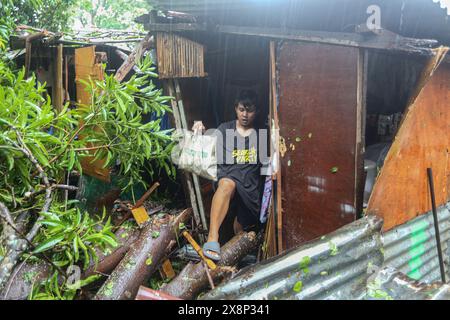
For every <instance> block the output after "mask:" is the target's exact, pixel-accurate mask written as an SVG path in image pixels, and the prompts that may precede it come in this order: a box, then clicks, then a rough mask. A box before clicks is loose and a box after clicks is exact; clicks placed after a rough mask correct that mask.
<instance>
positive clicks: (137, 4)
mask: <svg viewBox="0 0 450 320" xmlns="http://www.w3.org/2000/svg"><path fill="white" fill-rule="evenodd" d="M150 9H151V7H150V5H149V4H148V1H147V0H134V1H128V0H78V6H77V11H76V16H77V19H79V20H80V22H81V23H82V24H83V25H85V26H92V27H97V28H105V29H129V28H131V27H133V28H134V29H137V28H138V27H141V26H139V25H137V24H135V23H134V22H133V20H134V18H136V17H138V16H140V15H142V14H145V13H148V11H149V10H150Z"/></svg>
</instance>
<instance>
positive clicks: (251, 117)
mask: <svg viewBox="0 0 450 320" xmlns="http://www.w3.org/2000/svg"><path fill="white" fill-rule="evenodd" d="M236 117H237V119H238V121H239V124H240V125H241V126H242V127H252V126H253V122H254V121H255V118H256V108H255V107H254V106H250V107H247V108H246V107H244V106H243V105H242V104H241V103H240V104H239V105H238V106H237V107H236Z"/></svg>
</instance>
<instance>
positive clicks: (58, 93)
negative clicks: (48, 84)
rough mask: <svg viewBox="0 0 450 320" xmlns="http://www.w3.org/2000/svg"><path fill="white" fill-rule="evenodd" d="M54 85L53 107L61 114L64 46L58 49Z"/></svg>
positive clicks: (60, 45)
mask: <svg viewBox="0 0 450 320" xmlns="http://www.w3.org/2000/svg"><path fill="white" fill-rule="evenodd" d="M54 79H55V80H54V83H53V92H54V94H53V106H54V107H55V109H56V110H57V111H58V112H61V110H62V106H63V45H62V44H59V45H58V46H57V47H56V60H55V77H54Z"/></svg>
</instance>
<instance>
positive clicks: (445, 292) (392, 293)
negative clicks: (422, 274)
mask: <svg viewBox="0 0 450 320" xmlns="http://www.w3.org/2000/svg"><path fill="white" fill-rule="evenodd" d="M367 300H450V286H449V285H448V284H442V283H434V284H425V283H421V282H419V281H416V280H413V279H411V278H409V277H407V276H406V275H404V274H403V273H401V272H399V271H398V270H397V269H395V268H392V267H385V268H383V269H382V270H380V271H379V272H378V273H377V275H376V277H375V279H374V281H373V282H372V283H370V285H369V288H368V295H367Z"/></svg>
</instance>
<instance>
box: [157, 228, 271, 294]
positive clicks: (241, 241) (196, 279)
mask: <svg viewBox="0 0 450 320" xmlns="http://www.w3.org/2000/svg"><path fill="white" fill-rule="evenodd" d="M261 240H262V234H261V233H260V234H258V235H256V234H255V233H254V232H249V233H245V232H244V233H240V234H238V235H236V236H235V237H234V238H233V239H231V240H230V241H229V242H228V243H226V244H225V245H224V246H223V247H222V249H221V256H222V259H221V260H220V261H219V263H218V264H217V265H218V267H217V269H216V270H214V271H213V270H210V271H209V273H210V274H211V277H212V279H213V281H219V280H221V279H222V278H223V276H224V275H225V274H226V273H227V270H226V268H224V267H227V266H228V267H231V266H234V265H236V264H237V263H238V262H239V261H240V260H241V259H242V258H243V257H245V256H246V255H247V254H248V253H250V252H251V251H253V250H254V249H256V248H257V247H258V244H259V243H260V241H261ZM208 285H209V281H208V275H207V273H206V271H205V268H204V266H203V264H202V263H201V262H199V263H192V262H191V263H189V264H188V265H187V266H186V267H185V268H184V269H183V270H182V271H181V272H180V274H179V275H178V276H177V277H176V278H175V279H173V280H172V281H171V282H170V283H168V284H167V285H166V286H165V287H163V288H162V289H161V292H164V293H166V294H169V295H171V296H174V297H178V298H181V299H187V300H190V299H194V298H195V297H196V296H197V295H198V294H199V293H200V292H201V291H202V290H204V289H206V288H207V287H208Z"/></svg>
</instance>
